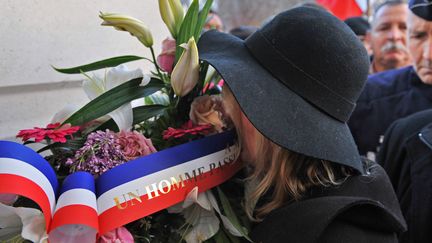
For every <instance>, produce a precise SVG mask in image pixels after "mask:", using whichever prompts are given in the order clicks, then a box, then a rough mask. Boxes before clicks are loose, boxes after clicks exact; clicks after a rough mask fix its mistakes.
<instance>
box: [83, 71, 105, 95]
mask: <svg viewBox="0 0 432 243" xmlns="http://www.w3.org/2000/svg"><path fill="white" fill-rule="evenodd" d="M82 85H83V89H84V92H85V93H86V95H87V97H88V98H89V99H90V100H93V99H95V98H96V97H98V96H99V95H101V94H103V93H104V92H105V85H104V81H103V80H102V79H100V78H99V77H97V76H93V78H92V79H88V78H87V79H86V80H84V81H83V84H82Z"/></svg>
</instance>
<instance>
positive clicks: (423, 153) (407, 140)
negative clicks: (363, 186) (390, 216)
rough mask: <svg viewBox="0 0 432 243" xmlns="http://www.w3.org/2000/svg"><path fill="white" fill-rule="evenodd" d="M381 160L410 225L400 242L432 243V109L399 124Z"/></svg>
mask: <svg viewBox="0 0 432 243" xmlns="http://www.w3.org/2000/svg"><path fill="white" fill-rule="evenodd" d="M377 161H379V163H380V164H381V165H382V166H383V168H384V169H385V171H386V172H387V174H388V176H389V178H390V181H391V183H392V185H393V188H394V189H395V192H396V195H397V197H398V199H399V203H400V206H401V210H402V213H403V215H404V217H405V220H406V222H407V225H408V231H407V232H405V233H404V234H402V235H401V238H400V242H403V243H408V242H409V243H414V242H432V231H431V230H430V228H431V226H432V207H431V205H432V163H431V161H432V109H429V110H425V111H421V112H417V113H415V114H413V115H410V116H408V117H405V118H401V119H399V120H397V121H395V122H394V123H393V124H392V125H391V126H390V127H389V129H388V130H387V132H386V133H385V139H384V143H383V145H382V148H381V150H380V152H379V154H378V157H377Z"/></svg>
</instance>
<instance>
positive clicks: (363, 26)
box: [344, 17, 372, 56]
mask: <svg viewBox="0 0 432 243" xmlns="http://www.w3.org/2000/svg"><path fill="white" fill-rule="evenodd" d="M344 22H345V24H347V25H348V26H349V27H350V28H351V30H352V31H353V32H354V33H355V34H356V36H357V37H358V38H359V39H360V41H361V42H362V43H363V45H364V47H365V48H366V51H367V52H368V55H369V56H371V55H372V49H371V47H370V43H369V39H368V38H366V34H367V33H368V32H369V31H370V24H369V22H368V21H367V19H365V18H363V17H351V18H347V19H346V20H345V21H344Z"/></svg>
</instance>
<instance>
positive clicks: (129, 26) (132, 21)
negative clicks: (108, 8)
mask: <svg viewBox="0 0 432 243" xmlns="http://www.w3.org/2000/svg"><path fill="white" fill-rule="evenodd" d="M99 17H100V18H101V19H103V20H104V22H102V25H104V26H113V27H114V28H115V29H116V30H121V31H127V32H129V33H130V34H131V35H133V36H135V37H136V38H138V40H139V41H141V43H143V44H144V45H145V46H146V47H151V46H152V45H153V37H152V35H151V33H150V30H149V29H148V28H147V26H145V25H144V23H143V22H141V21H140V20H138V19H136V18H133V17H130V16H126V15H122V14H115V13H102V12H101V13H100V15H99Z"/></svg>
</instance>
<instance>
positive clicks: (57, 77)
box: [0, 0, 169, 139]
mask: <svg viewBox="0 0 432 243" xmlns="http://www.w3.org/2000/svg"><path fill="white" fill-rule="evenodd" d="M99 11H103V12H117V13H124V14H127V15H131V16H134V17H136V18H138V19H141V20H142V21H144V22H145V23H146V24H147V25H148V27H149V28H150V29H151V31H152V33H153V37H154V40H155V50H156V53H159V51H160V42H161V41H162V40H163V39H164V38H165V37H167V36H168V35H169V33H168V31H167V30H166V28H165V26H164V25H163V22H162V20H161V18H160V16H159V9H158V5H157V1H156V0H103V1H97V0H73V1H65V0H2V1H1V7H0V33H1V34H0V112H1V113H0V139H13V137H14V135H15V134H16V133H17V132H18V130H20V129H25V128H31V127H33V126H44V125H46V124H47V123H49V121H50V119H51V117H52V116H53V115H54V113H55V112H56V111H58V110H60V109H61V108H63V107H64V106H65V105H67V104H77V105H83V104H85V103H86V102H87V101H88V100H87V98H86V96H85V94H84V91H82V89H81V87H80V86H81V79H82V76H81V75H66V74H60V73H57V72H56V71H54V70H53V69H52V68H51V66H50V65H54V66H57V67H72V66H76V65H81V64H85V63H89V62H92V61H97V60H100V59H104V58H108V57H113V56H118V55H127V54H133V55H140V56H146V57H150V52H149V50H148V49H146V48H145V47H144V46H143V45H142V44H140V42H138V41H137V40H136V39H135V38H134V37H132V36H130V35H129V34H128V33H126V32H119V31H115V30H114V29H113V28H112V27H103V26H100V23H101V22H102V21H101V19H99V17H98V14H99ZM129 66H130V67H131V68H136V67H142V68H143V69H144V71H145V72H149V71H150V70H151V68H152V66H151V65H150V64H149V63H148V62H145V61H138V62H134V63H131V64H130V65H129Z"/></svg>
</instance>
